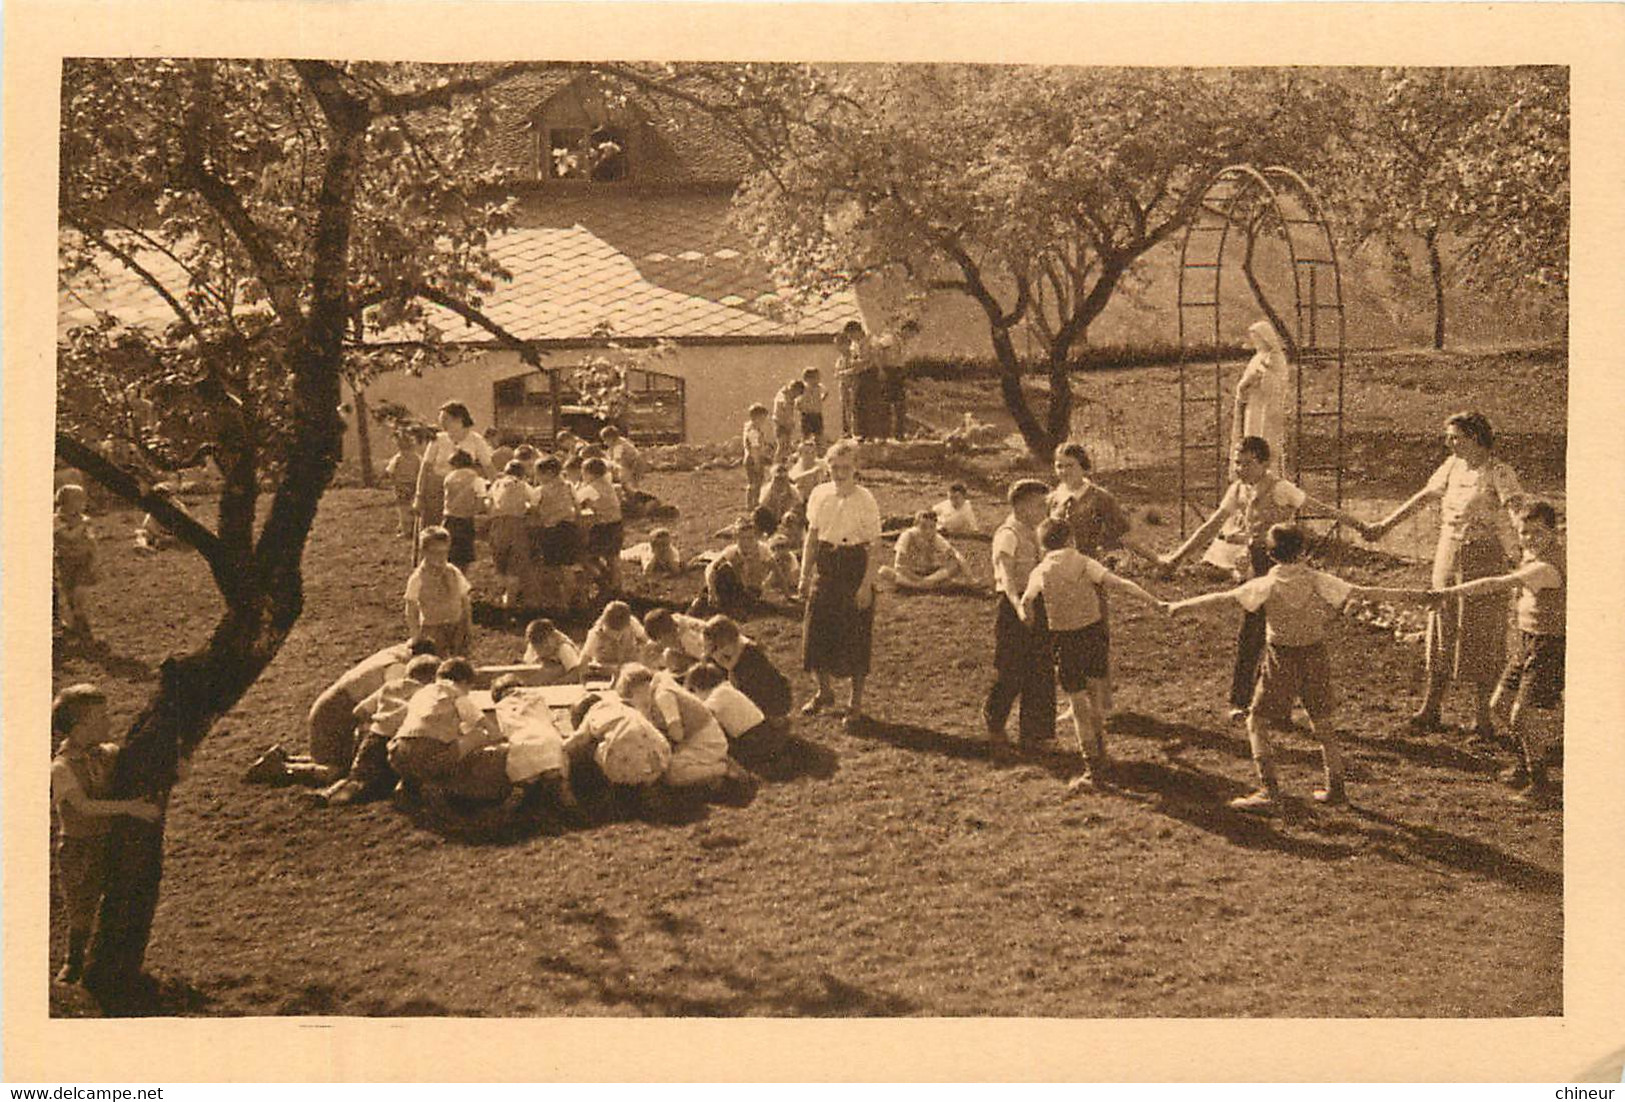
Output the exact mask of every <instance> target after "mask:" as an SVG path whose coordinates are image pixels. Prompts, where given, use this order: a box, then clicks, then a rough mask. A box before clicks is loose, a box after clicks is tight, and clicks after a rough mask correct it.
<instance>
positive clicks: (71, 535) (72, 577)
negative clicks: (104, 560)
mask: <svg viewBox="0 0 1625 1102" xmlns="http://www.w3.org/2000/svg"><path fill="white" fill-rule="evenodd" d="M88 501H89V499H88V498H87V497H86V495H85V491H84V488H83V487H82V486H78V485H74V484H69V485H66V486H63V487H62V488H61V489H59V490H57V492H56V513H55V515H54V516H53V517H52V519H51V564H52V566H53V567H54V573H55V575H56V578H55V581H56V596H57V615H58V616H59V617H60V618H61V620H62V626H63V627H65V628H67V629H68V631H70V632H72V633H74V634H76V635H79V636H82V637H83V638H85V639H86V640H88V639H90V637H91V631H90V587H91V586H93V585H95V584H96V533H95V532H94V531H93V530H92V529H91V527H90V518H89V517H88V516H86V515H85V505H86V504H87V502H88Z"/></svg>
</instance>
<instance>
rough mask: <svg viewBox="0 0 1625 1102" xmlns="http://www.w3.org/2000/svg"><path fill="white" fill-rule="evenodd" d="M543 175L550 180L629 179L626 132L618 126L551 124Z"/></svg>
mask: <svg viewBox="0 0 1625 1102" xmlns="http://www.w3.org/2000/svg"><path fill="white" fill-rule="evenodd" d="M544 137H545V142H544V146H543V150H542V154H543V156H542V158H541V161H542V175H543V178H544V179H548V180H582V181H586V182H589V183H595V184H613V183H618V182H620V181H622V180H624V179H626V176H627V172H628V170H629V168H630V164H629V161H628V158H627V142H626V132H625V131H624V130H621V129H620V128H619V127H613V126H600V127H596V128H593V129H588V128H587V127H584V126H550V127H548V128H547V130H546V131H545V133H544Z"/></svg>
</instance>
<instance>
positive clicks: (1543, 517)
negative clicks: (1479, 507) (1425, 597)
mask: <svg viewBox="0 0 1625 1102" xmlns="http://www.w3.org/2000/svg"><path fill="white" fill-rule="evenodd" d="M1514 524H1515V526H1516V528H1517V531H1518V542H1519V543H1520V544H1521V545H1522V547H1523V561H1522V562H1520V563H1519V564H1518V568H1517V569H1516V570H1514V571H1512V572H1511V573H1510V574H1500V575H1496V576H1494V577H1489V578H1475V579H1474V580H1472V581H1469V582H1461V583H1459V584H1457V585H1452V586H1446V587H1444V588H1442V589H1436V590H1433V592H1432V595H1433V596H1435V597H1475V596H1481V595H1483V594H1486V593H1496V592H1502V591H1505V590H1512V589H1515V590H1517V593H1518V611H1517V616H1518V641H1519V647H1518V651H1519V653H1517V654H1515V655H1514V656H1512V657H1511V658H1510V659H1508V661H1507V666H1506V670H1505V672H1504V673H1502V674H1501V682H1500V684H1499V685H1497V686H1496V688H1495V694H1494V695H1493V696H1492V697H1491V698H1490V708H1491V710H1492V711H1493V712H1494V713H1495V715H1496V716H1497V717H1499V718H1502V719H1508V718H1509V719H1510V721H1511V730H1512V735H1513V737H1514V738H1516V739H1517V740H1518V758H1519V760H1518V763H1517V764H1516V765H1515V766H1513V767H1512V768H1511V769H1510V770H1508V771H1507V772H1506V773H1504V774H1503V775H1502V779H1503V780H1505V781H1506V782H1507V783H1508V784H1509V785H1511V786H1512V787H1513V788H1516V789H1520V790H1522V791H1521V792H1520V795H1519V797H1518V798H1519V799H1521V800H1523V801H1525V802H1528V803H1533V804H1546V803H1549V802H1550V801H1551V799H1552V795H1553V793H1552V787H1551V784H1550V781H1549V780H1548V778H1547V775H1546V771H1547V760H1548V758H1549V757H1550V756H1551V751H1552V749H1553V747H1555V746H1557V745H1558V744H1559V743H1560V742H1561V740H1562V737H1563V717H1562V707H1563V659H1564V652H1565V649H1566V648H1565V639H1566V631H1567V628H1566V621H1565V611H1564V607H1563V602H1564V597H1565V592H1566V585H1565V579H1566V578H1567V575H1568V554H1567V550H1566V548H1565V547H1564V546H1563V538H1562V536H1561V535H1560V534H1559V533H1558V530H1557V510H1556V509H1554V508H1553V507H1552V505H1551V503H1550V502H1546V501H1526V502H1523V503H1521V504H1520V505H1519V506H1518V508H1517V509H1516V510H1515V511H1514Z"/></svg>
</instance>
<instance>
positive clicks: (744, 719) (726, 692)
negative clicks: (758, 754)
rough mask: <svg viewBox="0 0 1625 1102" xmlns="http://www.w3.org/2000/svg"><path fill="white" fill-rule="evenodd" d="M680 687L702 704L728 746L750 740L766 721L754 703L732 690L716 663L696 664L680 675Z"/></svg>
mask: <svg viewBox="0 0 1625 1102" xmlns="http://www.w3.org/2000/svg"><path fill="white" fill-rule="evenodd" d="M683 688H685V689H687V690H688V691H689V692H691V693H693V694H694V695H695V696H697V697H699V698H700V699H701V700H703V701H705V706H706V707H707V708H709V709H711V714H712V715H714V716H716V717H717V723H718V724H719V725H720V726H721V727H722V733H723V734H725V735H727V736H728V742H729V744H730V745H734V744H736V743H738V741H739V740H740V739H743V738H749V737H750V736H751V735H752V734H753V732H755V731H756V729H757V728H758V727H760V726H761V725H762V724H764V723H766V722H767V716H765V715H764V714H763V713H762V710H761V709H760V708H758V707H757V706H756V702H755V701H754V700H752V699H751V698H750V697H748V696H746V695H745V694H744V693H742V692H740V691H739V690H738V689H737V688H735V687H734V685H733V684H732V683H731V682H729V680H728V671H727V670H725V669H723V668H722V667H721V666H719V665H717V664H716V663H715V662H697V663H695V664H694V665H692V666H690V667H689V668H688V672H687V673H685V674H683ZM731 752H732V751H730V753H731Z"/></svg>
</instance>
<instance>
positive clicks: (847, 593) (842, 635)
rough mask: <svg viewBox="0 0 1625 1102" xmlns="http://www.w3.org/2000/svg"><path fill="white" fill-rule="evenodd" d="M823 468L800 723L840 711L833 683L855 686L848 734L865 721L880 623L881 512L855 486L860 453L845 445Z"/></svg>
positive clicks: (809, 553) (812, 498) (811, 534)
mask: <svg viewBox="0 0 1625 1102" xmlns="http://www.w3.org/2000/svg"><path fill="white" fill-rule="evenodd" d="M824 461H825V463H826V464H828V466H829V472H830V476H831V478H832V481H830V482H826V483H823V484H821V485H819V486H817V487H814V489H813V491H812V493H811V494H810V495H809V496H808V498H807V539H806V543H805V545H804V546H803V548H802V555H801V592H802V593H803V594H805V595H806V598H807V612H806V619H805V620H804V621H803V624H802V665H803V666H804V668H806V669H807V670H808V671H809V672H811V673H812V674H813V675H814V676H815V677H817V678H818V691H817V692H816V693H815V694H814V695H813V697H812V699H810V700H808V701H807V703H806V704H805V705H803V706H802V709H801V711H802V714H803V715H813V714H815V713H817V712H820V711H823V710H824V709H826V708H834V707H835V689H834V686H833V685H832V684H831V681H832V680H833V679H834V678H838V677H839V678H850V679H851V681H852V696H851V702H850V704H849V705H848V706H847V709H846V726H847V729H848V730H851V729H852V728H853V727H855V726H857V725H859V724H861V723H862V721H863V683H864V679H865V678H866V677H867V676H868V673H869V656H870V651H871V649H872V642H873V636H874V621H875V575H876V573H877V572H878V570H879V569H880V506H879V505H877V504H876V503H875V498H874V495H873V494H871V493H870V492H869V491H868V490H866V489H864V488H863V487H862V486H860V485H858V449H857V445H855V444H853V443H850V442H848V441H841V442H840V443H837V444H834V445H832V446H831V447H830V449H829V451H828V452H827V453H826V454H825V457H824Z"/></svg>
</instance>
